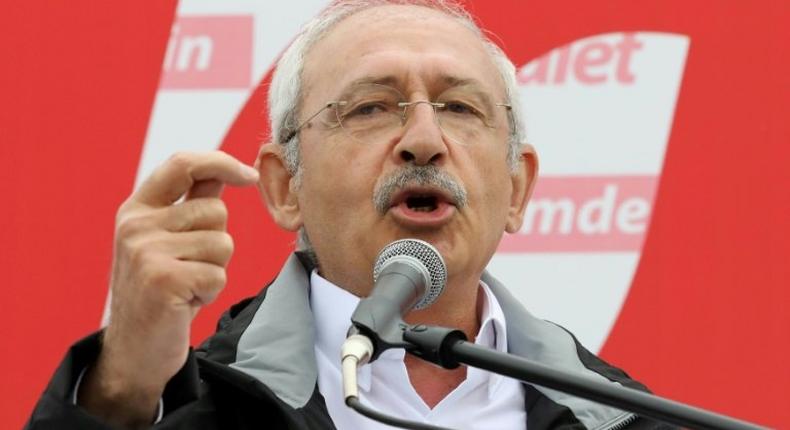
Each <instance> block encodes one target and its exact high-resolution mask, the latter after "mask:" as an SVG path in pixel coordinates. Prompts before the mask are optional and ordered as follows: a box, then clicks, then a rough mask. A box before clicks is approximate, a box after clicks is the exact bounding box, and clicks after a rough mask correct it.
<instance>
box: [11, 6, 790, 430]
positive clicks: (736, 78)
mask: <svg viewBox="0 0 790 430" xmlns="http://www.w3.org/2000/svg"><path fill="white" fill-rule="evenodd" d="M19 3H21V2H19ZM326 4H327V2H326V1H318V0H309V1H308V0H302V1H298V2H264V1H260V2H249V1H243V0H233V1H222V2H205V1H200V0H185V1H182V2H180V3H176V2H172V1H169V2H165V1H160V2H146V3H142V4H140V3H135V4H131V3H130V4H128V5H126V4H119V3H112V4H103V3H102V4H98V3H95V2H84V3H83V2H68V3H62V4H60V3H55V4H53V3H51V2H40V4H36V2H25V3H23V4H14V5H8V7H6V8H4V9H5V13H4V14H2V18H0V20H3V21H5V22H0V24H2V27H1V28H2V29H3V30H2V34H3V40H2V42H0V43H2V46H3V51H2V54H3V55H2V58H3V66H2V68H1V69H2V71H0V76H2V80H0V85H2V95H3V100H4V103H3V105H2V108H0V115H2V117H0V126H1V127H2V128H0V142H1V143H2V144H1V145H0V151H2V152H0V172H2V181H0V196H2V202H3V203H2V205H3V206H2V208H3V210H2V211H0V214H1V215H0V216H1V217H2V218H0V221H2V226H3V227H2V229H0V269H2V270H1V271H0V273H2V274H3V287H2V290H1V292H0V297H2V302H1V303H2V307H3V312H2V316H0V318H2V324H0V326H1V327H2V330H3V342H2V348H3V351H2V360H3V361H2V366H0V367H1V368H2V369H3V374H2V382H3V385H4V386H5V388H4V389H3V390H2V391H0V393H1V394H0V422H3V423H5V424H4V425H3V427H6V426H8V427H9V428H18V427H20V426H22V425H23V423H24V421H25V419H26V417H27V416H28V414H29V413H30V411H31V408H32V407H33V405H34V403H35V401H36V399H37V398H38V396H39V395H40V393H41V391H42V390H43V388H44V386H45V384H46V381H47V379H48V378H49V377H50V375H51V373H52V372H53V370H54V368H55V366H56V364H57V363H58V362H59V360H60V359H61V357H62V356H63V354H64V353H65V351H66V349H67V348H68V345H69V344H71V343H72V342H74V341H75V340H77V339H78V338H79V337H81V336H84V335H87V334H88V333H90V332H91V331H93V330H96V329H97V328H99V326H100V322H101V321H102V319H103V318H106V317H107V315H105V312H104V308H105V303H106V299H107V287H108V285H107V279H108V274H109V269H110V263H111V258H112V235H113V223H114V213H115V211H116V209H117V207H118V205H119V204H120V203H121V202H122V201H123V200H124V199H125V198H126V196H128V194H129V193H131V192H132V191H133V189H134V187H135V186H136V185H137V184H139V183H140V181H142V180H143V179H144V178H145V177H146V176H147V175H148V174H149V173H150V172H151V170H152V169H154V168H155V167H156V166H157V165H158V164H160V163H161V162H163V161H164V160H165V159H166V158H167V157H169V156H170V155H171V154H173V153H174V152H176V151H181V150H190V151H192V150H212V149H217V148H219V149H222V150H224V151H227V152H229V153H231V154H233V155H234V156H236V157H238V158H240V159H242V160H244V161H247V162H250V163H251V162H252V161H253V160H254V157H255V154H256V151H257V147H258V146H259V144H260V143H261V142H263V141H265V140H266V139H267V137H268V123H267V121H268V118H267V115H266V102H265V99H266V89H267V87H268V80H269V78H270V72H271V68H272V66H273V64H274V62H275V61H276V59H277V57H278V55H279V54H280V52H282V50H283V49H284V48H285V47H286V46H287V44H288V43H289V41H290V40H292V38H293V37H294V36H295V35H296V32H297V31H298V29H299V27H300V26H301V25H302V24H303V23H304V22H306V21H307V20H309V19H310V18H311V17H312V16H314V15H315V14H316V13H317V12H318V11H320V10H321V8H323V7H324V6H325V5H326ZM467 4H468V6H469V8H470V10H471V11H472V12H473V14H474V15H475V16H476V17H477V18H478V19H479V22H480V24H481V25H482V26H483V27H484V28H485V29H486V30H488V31H491V32H492V34H493V35H494V36H493V37H494V40H495V41H496V42H497V43H499V44H500V45H501V46H502V47H503V49H504V50H505V51H506V52H507V54H508V55H509V56H510V57H511V58H512V59H513V60H514V62H515V64H516V66H517V67H518V82H519V86H520V94H519V98H520V99H519V100H518V101H517V102H520V103H521V104H522V105H523V107H524V109H525V112H526V116H527V136H528V139H529V141H530V142H531V143H532V144H533V145H534V146H535V147H536V149H537V151H538V154H539V156H540V160H541V174H540V180H539V182H538V184H537V188H536V190H535V194H534V197H533V199H532V201H531V202H530V205H529V207H528V209H527V216H526V220H525V223H524V226H523V228H522V229H521V231H519V232H518V233H516V234H513V235H509V236H506V237H505V239H504V240H503V242H502V244H501V246H500V248H499V250H498V252H497V254H496V256H495V257H494V259H493V261H492V262H491V265H490V267H489V269H490V270H491V271H492V272H493V273H494V274H495V275H497V276H498V277H499V278H500V279H502V280H503V281H505V283H506V284H508V285H510V286H511V288H512V290H513V293H514V294H515V295H516V296H517V297H518V298H519V299H520V300H521V301H522V302H523V303H524V304H525V306H527V308H528V309H530V310H531V311H532V312H533V313H535V314H536V315H538V316H540V317H542V318H546V319H549V320H552V321H555V322H557V323H559V324H562V325H563V326H565V327H567V328H569V329H570V330H571V331H573V332H574V333H575V334H576V335H577V336H578V337H579V339H580V340H581V342H582V343H583V344H585V345H586V346H587V347H588V348H590V349H591V350H593V351H597V352H600V354H601V355H602V357H603V358H604V359H606V360H608V361H611V362H613V363H615V364H617V365H619V366H622V367H624V368H626V369H628V370H629V372H630V373H631V374H632V376H634V377H636V378H637V379H640V380H643V381H644V382H646V383H647V384H648V385H649V386H650V387H651V388H652V389H653V390H655V391H656V392H657V393H659V394H661V395H664V396H668V397H670V398H674V399H677V400H681V401H685V402H690V403H693V404H696V405H699V406H702V407H706V408H711V409H713V410H716V411H719V412H722V413H727V414H731V415H734V416H737V417H740V418H744V419H748V420H753V421H756V422H758V423H761V424H764V425H767V426H771V427H790V409H788V408H787V407H786V406H787V405H786V404H787V398H788V389H787V387H788V386H790V370H788V366H787V365H786V362H785V361H786V360H785V357H786V356H787V355H788V354H790V314H788V311H787V307H788V305H790V292H789V290H788V288H787V287H788V284H790V269H788V266H790V257H788V255H790V245H788V243H789V242H790V227H788V221H787V220H788V213H790V173H788V170H789V169H788V168H787V164H788V160H790V146H789V145H788V144H790V127H789V126H788V123H789V122H790V121H788V116H789V115H790V79H789V78H788V76H790V61H788V57H787V53H788V48H790V46H788V41H790V31H788V28H789V27H790V26H788V23H790V7H788V3H787V2H786V1H784V0H775V1H768V0H764V1H760V2H720V1H714V0H700V1H696V2H687V1H680V0H662V1H658V0H650V1H642V2H632V1H626V0H612V1H608V2H597V3H593V2H586V1H578V2H537V1H519V2H515V1H504V0H503V1H485V2H484V1H474V2H469V3H467ZM360 37H364V35H360ZM339 156H342V154H339ZM225 200H226V202H227V204H228V207H229V211H230V224H229V229H230V232H231V233H232V234H233V236H234V239H235V242H236V252H235V255H234V260H233V262H232V263H231V265H230V268H229V284H228V286H227V288H226V290H225V292H224V293H223V295H222V296H221V297H220V299H218V301H217V302H216V303H214V304H212V305H211V306H209V307H207V308H206V309H204V310H202V311H201V313H200V315H199V316H198V317H197V319H196V321H195V323H194V325H193V341H194V343H196V344H197V343H198V342H199V341H200V340H201V339H203V338H205V337H206V336H207V335H208V334H210V333H211V332H212V331H213V326H214V323H215V321H216V319H217V317H218V316H219V314H220V312H221V311H222V310H223V309H224V308H226V307H227V306H229V305H230V304H231V303H234V302H236V301H238V300H240V299H241V298H243V297H246V296H248V295H251V294H255V293H256V292H257V291H258V290H260V289H261V288H262V287H263V286H264V285H265V284H266V282H267V281H268V280H269V279H271V278H272V277H273V276H274V275H275V273H276V271H277V269H278V268H279V267H280V265H281V263H282V262H283V260H284V258H285V256H286V255H287V254H288V253H289V252H290V250H291V249H292V244H293V240H294V238H293V237H292V235H290V234H287V233H285V232H282V231H280V230H279V229H277V228H276V226H274V224H273V222H272V221H271V219H270V218H269V216H268V214H267V213H266V211H265V208H264V207H263V205H262V204H261V202H260V199H259V197H258V195H257V193H256V192H255V191H254V190H253V189H243V190H234V189H229V190H228V191H227V192H226V194H225ZM6 424H7V425H6Z"/></svg>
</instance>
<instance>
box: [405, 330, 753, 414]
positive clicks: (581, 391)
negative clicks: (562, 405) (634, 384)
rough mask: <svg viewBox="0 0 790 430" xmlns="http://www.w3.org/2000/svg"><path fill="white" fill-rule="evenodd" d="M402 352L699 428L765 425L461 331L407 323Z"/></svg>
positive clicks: (437, 362)
mask: <svg viewBox="0 0 790 430" xmlns="http://www.w3.org/2000/svg"><path fill="white" fill-rule="evenodd" d="M403 340H405V341H407V342H408V343H410V344H411V345H410V346H407V347H406V351H408V352H409V353H410V354H412V355H415V356H417V357H420V358H422V359H424V360H426V361H430V362H432V363H434V364H438V365H439V366H441V367H444V368H445V369H454V368H456V367H458V365H459V364H466V365H469V366H472V367H477V368H480V369H485V370H488V371H491V372H494V373H498V374H501V375H505V376H509V377H511V378H515V379H519V380H521V381H524V382H527V383H531V384H536V385H540V386H542V387H546V388H552V389H555V390H559V391H563V392H565V393H568V394H572V395H574V396H578V397H582V398H585V399H589V400H592V401H595V402H598V403H603V404H606V405H609V406H613V407H615V408H618V409H623V410H627V411H631V412H634V413H636V414H638V415H641V416H645V417H650V418H653V419H657V420H659V421H664V422H668V423H672V424H675V425H679V426H682V427H690V428H697V429H722V430H754V429H763V428H764V427H760V426H757V425H755V424H752V423H748V422H746V421H741V420H737V419H734V418H730V417H727V416H724V415H720V414H716V413H713V412H710V411H706V410H704V409H701V408H697V407H693V406H689V405H685V404H683V403H680V402H676V401H674V400H669V399H665V398H662V397H659V396H656V395H653V394H649V393H645V392H642V391H638V390H634V389H631V388H626V387H623V386H620V385H616V384H611V383H607V382H602V381H599V380H596V379H593V378H590V377H587V376H582V375H576V374H572V373H568V372H563V371H560V370H557V369H554V368H552V367H550V366H546V365H544V364H540V363H536V362H534V361H530V360H527V359H525V358H522V357H518V356H514V355H511V354H507V353H503V352H499V351H495V350H491V349H489V348H485V347H482V346H479V345H475V344H474V343H470V342H467V341H466V335H464V333H463V332H461V331H460V330H453V329H449V328H444V327H435V326H427V325H423V324H417V325H413V326H409V327H406V328H405V330H404V331H403Z"/></svg>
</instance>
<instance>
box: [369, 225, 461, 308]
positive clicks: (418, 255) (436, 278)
mask: <svg viewBox="0 0 790 430" xmlns="http://www.w3.org/2000/svg"><path fill="white" fill-rule="evenodd" d="M404 260H409V262H410V263H412V264H413V265H416V266H420V271H421V272H422V273H423V276H424V277H425V286H426V288H425V293H424V294H423V296H422V298H421V299H420V300H419V301H418V302H417V304H416V305H415V306H414V308H415V309H425V308H427V307H428V306H430V305H431V304H433V302H434V301H436V299H437V298H438V297H439V295H440V294H442V290H444V285H445V284H446V283H447V267H446V266H445V265H444V260H443V259H442V256H441V254H439V251H437V250H436V248H434V247H433V245H431V244H430V243H428V242H425V241H423V240H419V239H401V240H396V241H395V242H392V243H390V244H389V245H387V246H385V247H384V249H382V250H381V252H379V256H378V257H377V258H376V264H375V266H373V282H376V280H378V277H379V274H380V273H381V272H382V270H384V268H385V267H387V265H388V264H390V263H392V262H394V261H404Z"/></svg>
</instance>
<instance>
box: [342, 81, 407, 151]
mask: <svg viewBox="0 0 790 430" xmlns="http://www.w3.org/2000/svg"><path fill="white" fill-rule="evenodd" d="M403 99H404V97H403V95H402V94H401V93H400V92H398V91H397V90H395V89H394V88H391V87H388V86H385V85H377V84H369V85H360V86H358V87H356V88H354V89H353V90H352V91H351V92H350V93H349V94H348V95H347V96H345V97H344V98H343V101H341V102H338V103H337V104H336V105H335V115H336V117H337V122H338V124H340V126H341V127H343V130H345V131H346V133H347V134H348V135H349V136H351V137H352V138H354V139H355V140H357V141H359V142H361V143H376V142H379V141H381V140H384V139H387V138H388V137H391V136H392V135H394V134H396V133H398V131H399V129H400V127H401V117H402V113H401V112H402V111H401V109H400V108H399V107H398V102H400V101H402V100H403Z"/></svg>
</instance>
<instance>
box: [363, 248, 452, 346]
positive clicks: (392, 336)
mask: <svg viewBox="0 0 790 430" xmlns="http://www.w3.org/2000/svg"><path fill="white" fill-rule="evenodd" d="M373 282H374V285H373V290H372V291H371V293H370V295H369V296H368V297H366V298H364V299H362V300H361V301H360V302H359V305H358V306H357V308H356V309H355V310H354V313H353V314H352V315H351V322H352V326H351V328H350V329H349V334H357V333H359V334H362V335H363V336H366V337H368V338H369V339H370V340H371V341H372V342H373V346H374V351H373V355H372V357H371V360H370V361H373V360H375V359H376V358H377V357H378V356H379V354H380V353H381V352H383V351H385V350H387V349H390V348H395V347H403V346H405V345H406V343H404V341H403V330H404V328H405V323H404V322H403V320H402V318H403V316H404V315H405V314H407V313H408V312H409V311H411V310H412V309H425V308H427V307H428V306H430V305H431V304H433V302H434V301H436V299H437V298H438V297H439V295H440V294H441V293H442V290H443V289H444V285H445V283H446V282H447V268H446V266H445V265H444V260H443V259H442V256H441V255H440V254H439V251H437V250H436V248H434V247H433V246H432V245H431V244H429V243H427V242H424V241H422V240H417V239H401V240H397V241H395V242H392V243H390V244H389V245H387V246H385V247H384V248H383V249H382V250H381V252H380V253H379V255H378V257H377V258H376V264H375V265H374V267H373Z"/></svg>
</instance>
